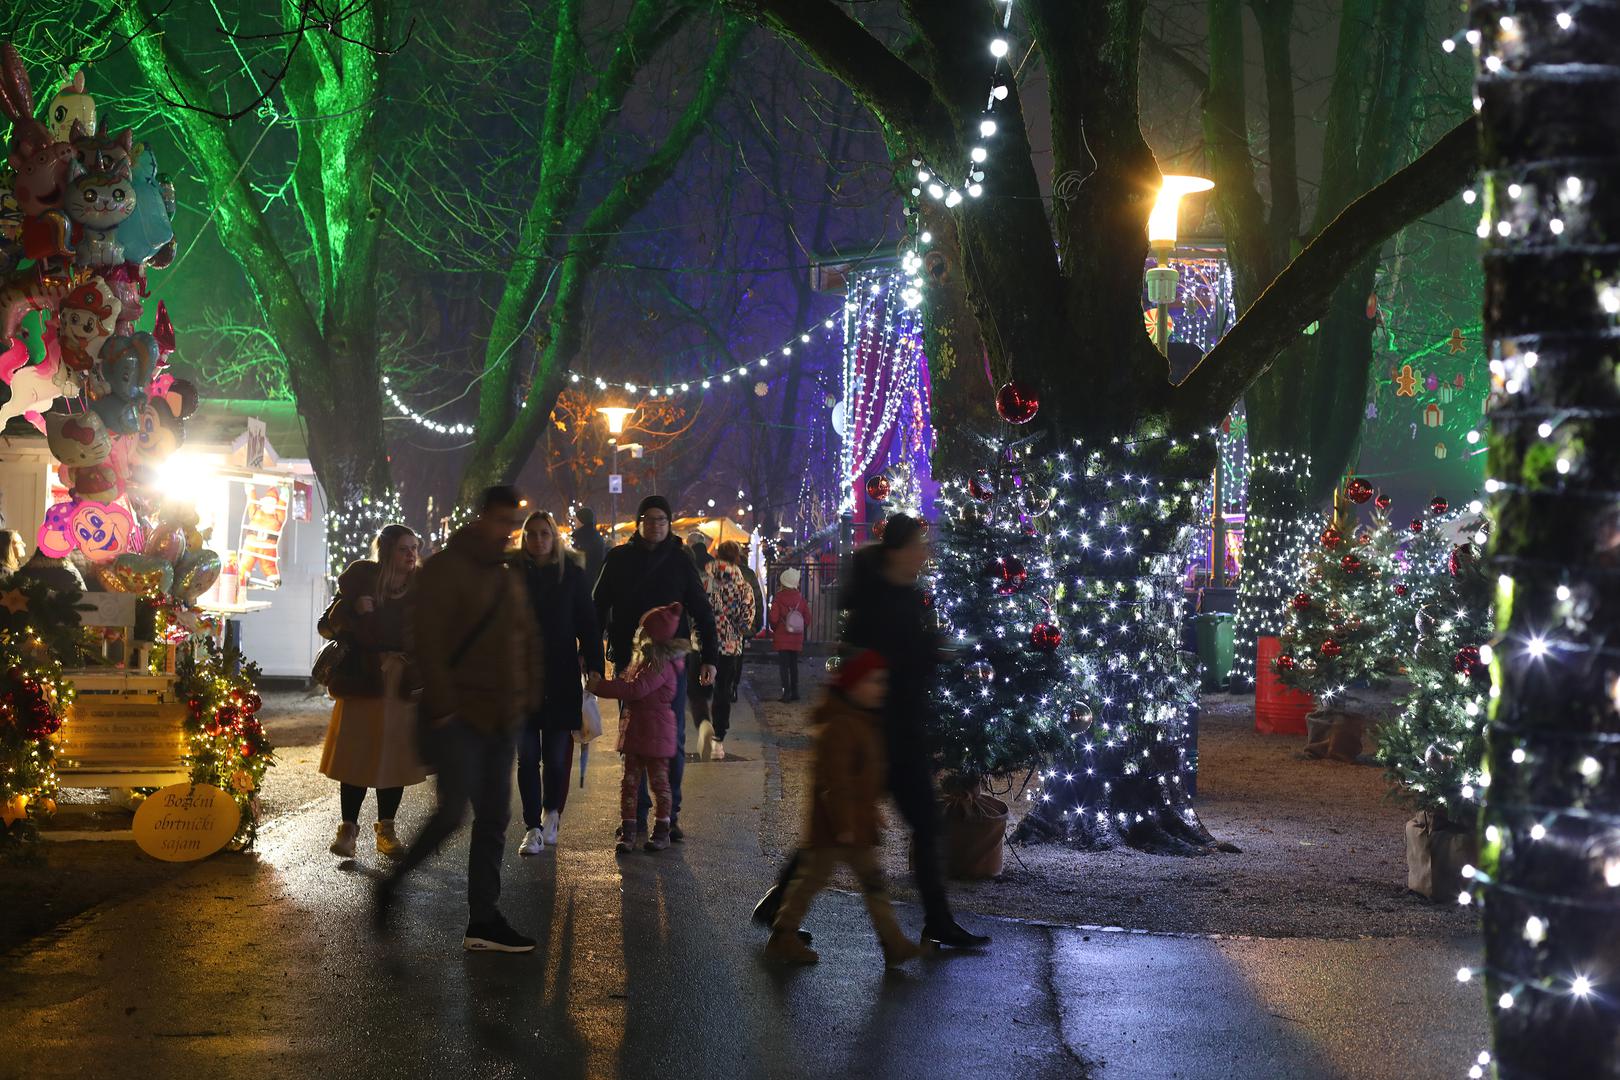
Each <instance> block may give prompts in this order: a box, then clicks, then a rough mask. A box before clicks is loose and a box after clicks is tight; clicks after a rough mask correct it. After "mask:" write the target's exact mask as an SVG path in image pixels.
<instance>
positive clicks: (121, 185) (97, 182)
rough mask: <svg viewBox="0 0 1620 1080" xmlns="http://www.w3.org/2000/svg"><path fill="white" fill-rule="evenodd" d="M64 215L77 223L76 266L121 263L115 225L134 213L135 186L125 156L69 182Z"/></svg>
mask: <svg viewBox="0 0 1620 1080" xmlns="http://www.w3.org/2000/svg"><path fill="white" fill-rule="evenodd" d="M66 209H67V216H68V217H69V218H70V219H71V220H72V222H73V224H74V225H75V226H77V228H76V230H75V232H76V235H77V242H76V243H75V245H74V252H73V262H74V264H75V265H77V266H92V267H111V266H120V265H122V264H123V262H124V245H123V244H122V243H120V242H119V238H118V227H119V226H120V225H122V224H123V223H124V222H125V221H127V220H128V219H129V216H130V215H131V214H133V213H134V212H135V185H134V184H133V183H131V182H130V176H129V159H128V158H125V159H123V160H122V161H118V162H116V163H115V164H114V166H113V167H112V168H110V169H107V170H101V169H97V170H95V171H93V172H87V173H85V174H84V175H83V176H80V177H78V178H77V179H75V180H74V181H73V182H72V183H71V184H70V185H69V192H68V200H67V207H66Z"/></svg>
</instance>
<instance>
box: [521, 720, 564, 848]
mask: <svg viewBox="0 0 1620 1080" xmlns="http://www.w3.org/2000/svg"><path fill="white" fill-rule="evenodd" d="M517 762H518V764H517V786H518V798H520V799H521V800H522V801H523V825H524V827H525V828H529V829H538V828H539V827H540V811H541V810H555V811H556V812H557V813H559V814H560V813H562V810H563V807H565V806H567V805H568V775H569V773H571V772H572V771H573V769H574V733H573V732H572V731H563V730H560V729H547V730H541V729H540V727H539V725H536V724H530V725H526V726H525V727H524V729H523V732H522V734H521V735H519V736H518V759H517Z"/></svg>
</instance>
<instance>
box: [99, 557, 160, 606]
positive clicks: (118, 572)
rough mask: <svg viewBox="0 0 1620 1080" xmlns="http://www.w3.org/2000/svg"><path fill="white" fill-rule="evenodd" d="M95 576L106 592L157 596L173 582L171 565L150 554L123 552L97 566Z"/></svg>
mask: <svg viewBox="0 0 1620 1080" xmlns="http://www.w3.org/2000/svg"><path fill="white" fill-rule="evenodd" d="M96 577H98V578H100V579H101V584H102V585H104V586H106V588H107V590H108V591H109V592H126V593H136V594H138V595H141V596H158V595H161V594H163V593H166V592H168V591H169V587H170V586H171V585H172V584H173V583H174V569H173V567H171V566H170V565H169V564H168V563H166V562H164V561H163V560H162V559H159V558H156V557H154V556H152V555H137V554H135V553H134V552H125V553H124V554H122V555H120V556H118V558H117V559H115V560H113V562H112V563H111V564H110V565H106V566H98V567H96Z"/></svg>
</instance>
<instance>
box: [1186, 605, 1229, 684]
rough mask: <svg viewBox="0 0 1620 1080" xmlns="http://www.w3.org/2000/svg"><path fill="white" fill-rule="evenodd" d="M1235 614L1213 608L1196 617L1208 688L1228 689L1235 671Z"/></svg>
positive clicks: (1196, 629)
mask: <svg viewBox="0 0 1620 1080" xmlns="http://www.w3.org/2000/svg"><path fill="white" fill-rule="evenodd" d="M1233 621H1234V616H1233V615H1232V613H1231V612H1227V611H1213V612H1209V613H1207V614H1204V615H1199V616H1198V617H1196V618H1195V619H1194V620H1193V626H1194V629H1195V631H1196V634H1197V638H1198V662H1199V663H1200V664H1202V665H1203V668H1204V677H1203V682H1202V683H1201V685H1202V686H1203V688H1204V689H1205V690H1225V689H1226V686H1227V679H1228V676H1229V675H1230V673H1231V671H1232V627H1233Z"/></svg>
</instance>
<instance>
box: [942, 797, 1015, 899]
mask: <svg viewBox="0 0 1620 1080" xmlns="http://www.w3.org/2000/svg"><path fill="white" fill-rule="evenodd" d="M939 804H940V806H939V808H940V816H941V817H942V818H943V819H944V822H945V871H946V873H948V874H950V876H951V877H953V878H960V879H962V880H966V881H976V880H982V879H984V878H993V877H995V876H996V875H998V874H1000V873H1001V863H1002V859H1003V858H1004V857H1005V856H1006V852H1007V845H1006V837H1007V804H1006V803H1004V802H1002V801H1001V800H1000V799H998V798H996V797H995V796H993V795H987V794H985V793H984V792H982V791H968V792H962V793H960V794H950V795H946V796H945V797H944V798H942V799H940V801H939Z"/></svg>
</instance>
